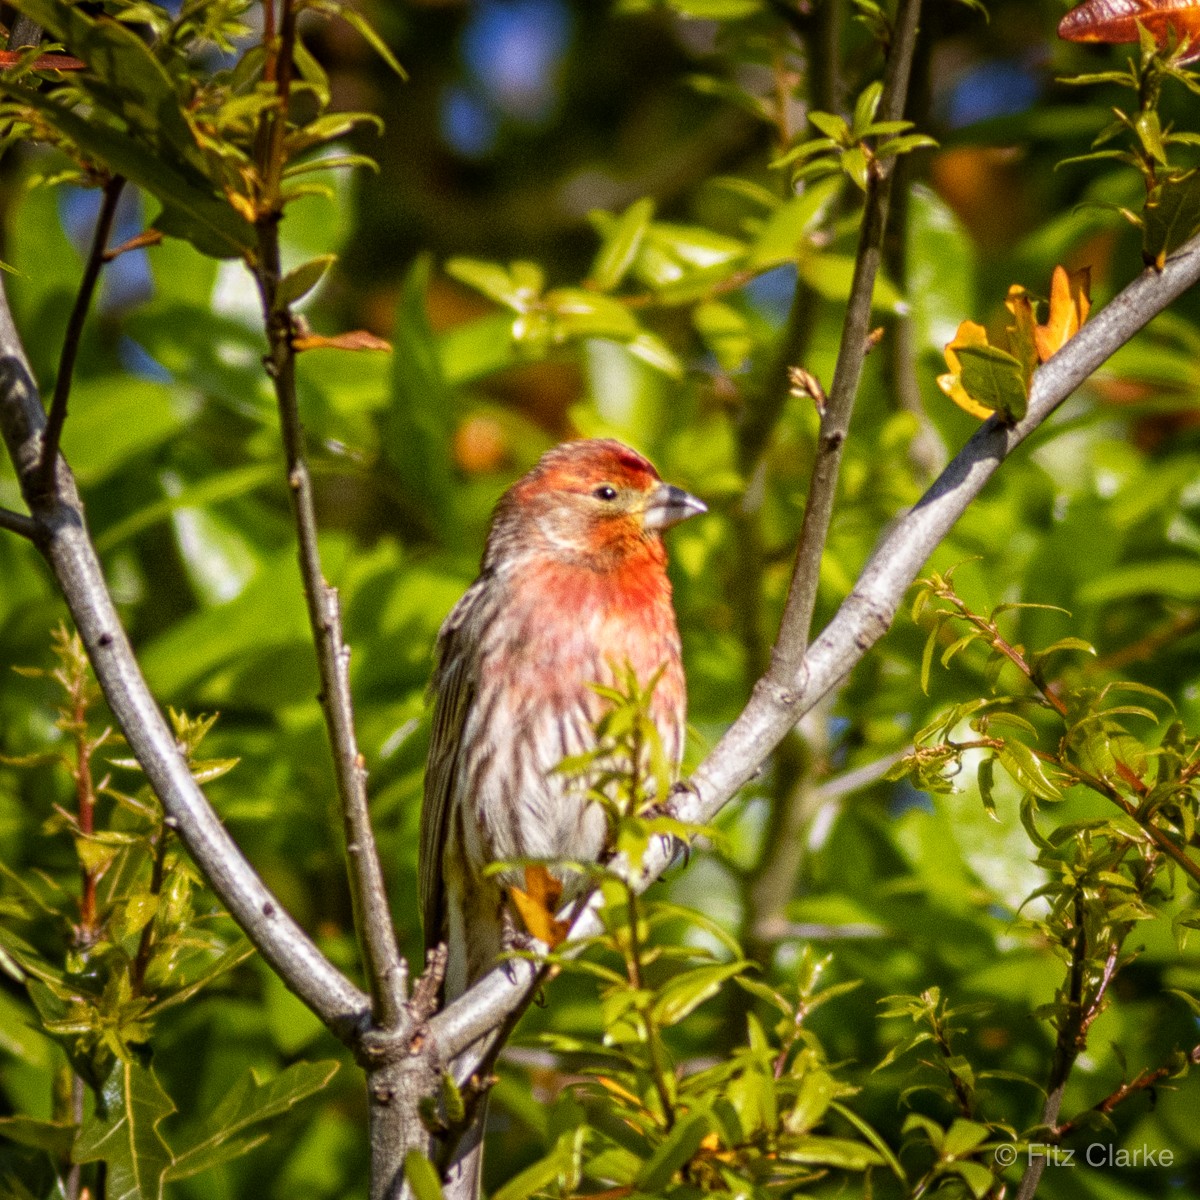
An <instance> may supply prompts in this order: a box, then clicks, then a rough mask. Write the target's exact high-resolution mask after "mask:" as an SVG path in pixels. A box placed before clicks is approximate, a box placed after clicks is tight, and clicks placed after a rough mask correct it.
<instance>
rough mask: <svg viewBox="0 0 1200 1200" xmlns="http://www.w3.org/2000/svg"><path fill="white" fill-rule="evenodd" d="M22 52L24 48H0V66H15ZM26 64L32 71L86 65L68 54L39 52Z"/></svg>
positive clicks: (72, 68) (75, 69)
mask: <svg viewBox="0 0 1200 1200" xmlns="http://www.w3.org/2000/svg"><path fill="white" fill-rule="evenodd" d="M24 54H25V51H24V50H0V67H15V66H16V65H17V63H19V62H20V61H21V58H22V57H23V55H24ZM28 65H29V66H30V68H32V69H33V70H34V71H82V70H84V69H85V68H86V67H87V63H85V62H84V61H83V60H82V59H78V58H72V57H71V56H70V55H69V54H39V55H38V56H37V58H35V59H34V60H33V62H31V63H29V64H28Z"/></svg>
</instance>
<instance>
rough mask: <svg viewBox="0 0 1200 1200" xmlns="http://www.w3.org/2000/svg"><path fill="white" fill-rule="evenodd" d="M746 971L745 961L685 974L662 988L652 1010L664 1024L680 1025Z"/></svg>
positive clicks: (704, 968)
mask: <svg viewBox="0 0 1200 1200" xmlns="http://www.w3.org/2000/svg"><path fill="white" fill-rule="evenodd" d="M745 969H746V964H745V962H742V961H738V962H731V963H722V964H720V965H719V966H712V967H696V968H694V969H693V970H691V971H684V972H682V973H681V974H679V975H676V976H674V977H672V978H671V979H669V980H668V981H667V982H666V983H665V984H664V985H663V986H662V987H661V988H660V989H659V991H658V995H657V996H656V997H655V999H654V1005H653V1007H652V1010H651V1011H652V1012H653V1014H654V1017H655V1019H656V1020H657V1021H658V1022H659V1023H660V1024H661V1025H665V1026H667V1027H670V1026H671V1025H677V1024H678V1023H679V1022H680V1021H682V1020H683V1018H684V1017H686V1016H687V1015H688V1014H689V1013H690V1012H692V1010H693V1009H696V1008H699V1006H700V1005H701V1004H703V1003H704V1002H705V1000H709V999H711V998H712V997H713V996H715V995H716V994H717V992H719V991H720V990H721V984H722V983H724V982H725V980H727V979H730V978H731V977H732V976H734V975H738V974H740V973H741V972H742V971H744V970H745Z"/></svg>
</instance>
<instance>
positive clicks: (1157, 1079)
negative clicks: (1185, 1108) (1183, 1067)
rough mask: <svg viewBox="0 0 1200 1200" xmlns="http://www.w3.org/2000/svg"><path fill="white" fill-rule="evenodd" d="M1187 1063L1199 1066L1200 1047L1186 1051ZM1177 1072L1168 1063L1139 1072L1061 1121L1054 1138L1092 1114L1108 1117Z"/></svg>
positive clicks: (1063, 1136) (1072, 1130) (1175, 1067)
mask: <svg viewBox="0 0 1200 1200" xmlns="http://www.w3.org/2000/svg"><path fill="white" fill-rule="evenodd" d="M1187 1061H1188V1062H1189V1063H1190V1064H1191V1065H1192V1066H1193V1067H1195V1066H1200V1046H1193V1047H1192V1048H1191V1050H1189V1051H1188V1054H1187ZM1178 1071H1179V1068H1178V1067H1177V1066H1174V1065H1172V1064H1170V1063H1167V1064H1164V1065H1163V1066H1161V1067H1155V1068H1154V1070H1153V1071H1139V1072H1138V1073H1137V1074H1136V1075H1135V1076H1134V1077H1133V1078H1132V1079H1131V1080H1130V1081H1129V1082H1128V1083H1122V1084H1121V1085H1120V1086H1119V1087H1117V1088H1115V1089H1114V1090H1113V1091H1112V1092H1110V1093H1109V1094H1108V1095H1107V1096H1105V1097H1104V1099H1103V1100H1101V1101H1100V1102H1099V1103H1098V1104H1093V1105H1092V1107H1091V1108H1087V1109H1084V1111H1083V1112H1081V1113H1080V1114H1079V1115H1078V1116H1076V1117H1072V1118H1071V1119H1070V1120H1069V1121H1063V1123H1062V1124H1061V1125H1058V1126H1057V1127H1056V1128H1055V1130H1054V1132H1055V1135H1056V1137H1057V1138H1058V1139H1059V1140H1062V1139H1063V1138H1065V1137H1066V1136H1067V1135H1068V1134H1071V1133H1074V1132H1075V1130H1076V1129H1078V1128H1079V1127H1080V1126H1081V1125H1082V1124H1083V1123H1084V1121H1085V1120H1086V1119H1087V1118H1088V1117H1089V1116H1091V1115H1092V1114H1096V1115H1098V1116H1105V1117H1106V1116H1108V1114H1109V1113H1110V1112H1112V1111H1113V1109H1115V1108H1116V1107H1117V1106H1118V1105H1119V1104H1124V1103H1125V1101H1126V1100H1128V1099H1129V1097H1130V1096H1136V1095H1137V1094H1138V1093H1139V1092H1145V1091H1148V1090H1149V1089H1151V1088H1154V1087H1157V1086H1158V1084H1159V1083H1161V1082H1162V1081H1163V1080H1164V1079H1167V1078H1169V1077H1170V1076H1172V1075H1175V1074H1177V1073H1178Z"/></svg>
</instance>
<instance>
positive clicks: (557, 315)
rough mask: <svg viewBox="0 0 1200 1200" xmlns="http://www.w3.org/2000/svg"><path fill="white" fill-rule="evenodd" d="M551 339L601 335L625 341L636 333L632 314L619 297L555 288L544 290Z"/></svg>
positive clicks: (635, 323)
mask: <svg viewBox="0 0 1200 1200" xmlns="http://www.w3.org/2000/svg"><path fill="white" fill-rule="evenodd" d="M546 309H547V311H548V312H549V313H550V316H551V318H552V321H553V326H552V327H553V330H554V338H555V340H556V341H563V340H565V339H567V338H572V337H602V338H612V339H613V340H614V341H628V340H630V339H632V338H635V337H636V336H637V335H638V332H639V331H638V323H637V320H636V319H635V318H634V315H633V313H631V312H630V311H629V309H628V308H626V307H625V305H624V304H622V303H621V302H620V301H619V300H614V299H613V298H612V297H611V296H604V295H601V294H600V293H598V292H589V291H587V290H586V289H585V288H555V289H554V290H553V291H551V292H547V293H546Z"/></svg>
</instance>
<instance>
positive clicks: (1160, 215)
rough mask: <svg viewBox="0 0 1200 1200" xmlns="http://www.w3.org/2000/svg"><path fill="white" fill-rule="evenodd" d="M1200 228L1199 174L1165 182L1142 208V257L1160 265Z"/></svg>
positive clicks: (1157, 187) (1154, 189)
mask: <svg viewBox="0 0 1200 1200" xmlns="http://www.w3.org/2000/svg"><path fill="white" fill-rule="evenodd" d="M1198 229H1200V171H1188V172H1187V173H1186V174H1184V175H1176V176H1174V177H1171V178H1168V179H1165V180H1164V181H1163V182H1162V183H1158V184H1156V185H1155V186H1154V187H1153V188H1151V189H1150V194H1149V195H1148V196H1147V197H1146V205H1145V207H1144V208H1143V209H1142V254H1143V257H1144V258H1145V259H1146V261H1147V262H1153V263H1159V264H1161V261H1162V259H1164V258H1165V257H1166V256H1167V255H1168V254H1172V253H1174V251H1176V250H1177V249H1179V247H1180V246H1182V245H1183V243H1184V242H1186V241H1187V240H1188V238H1190V237H1191V236H1192V235H1193V234H1194V233H1195V232H1196V231H1197V230H1198Z"/></svg>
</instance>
